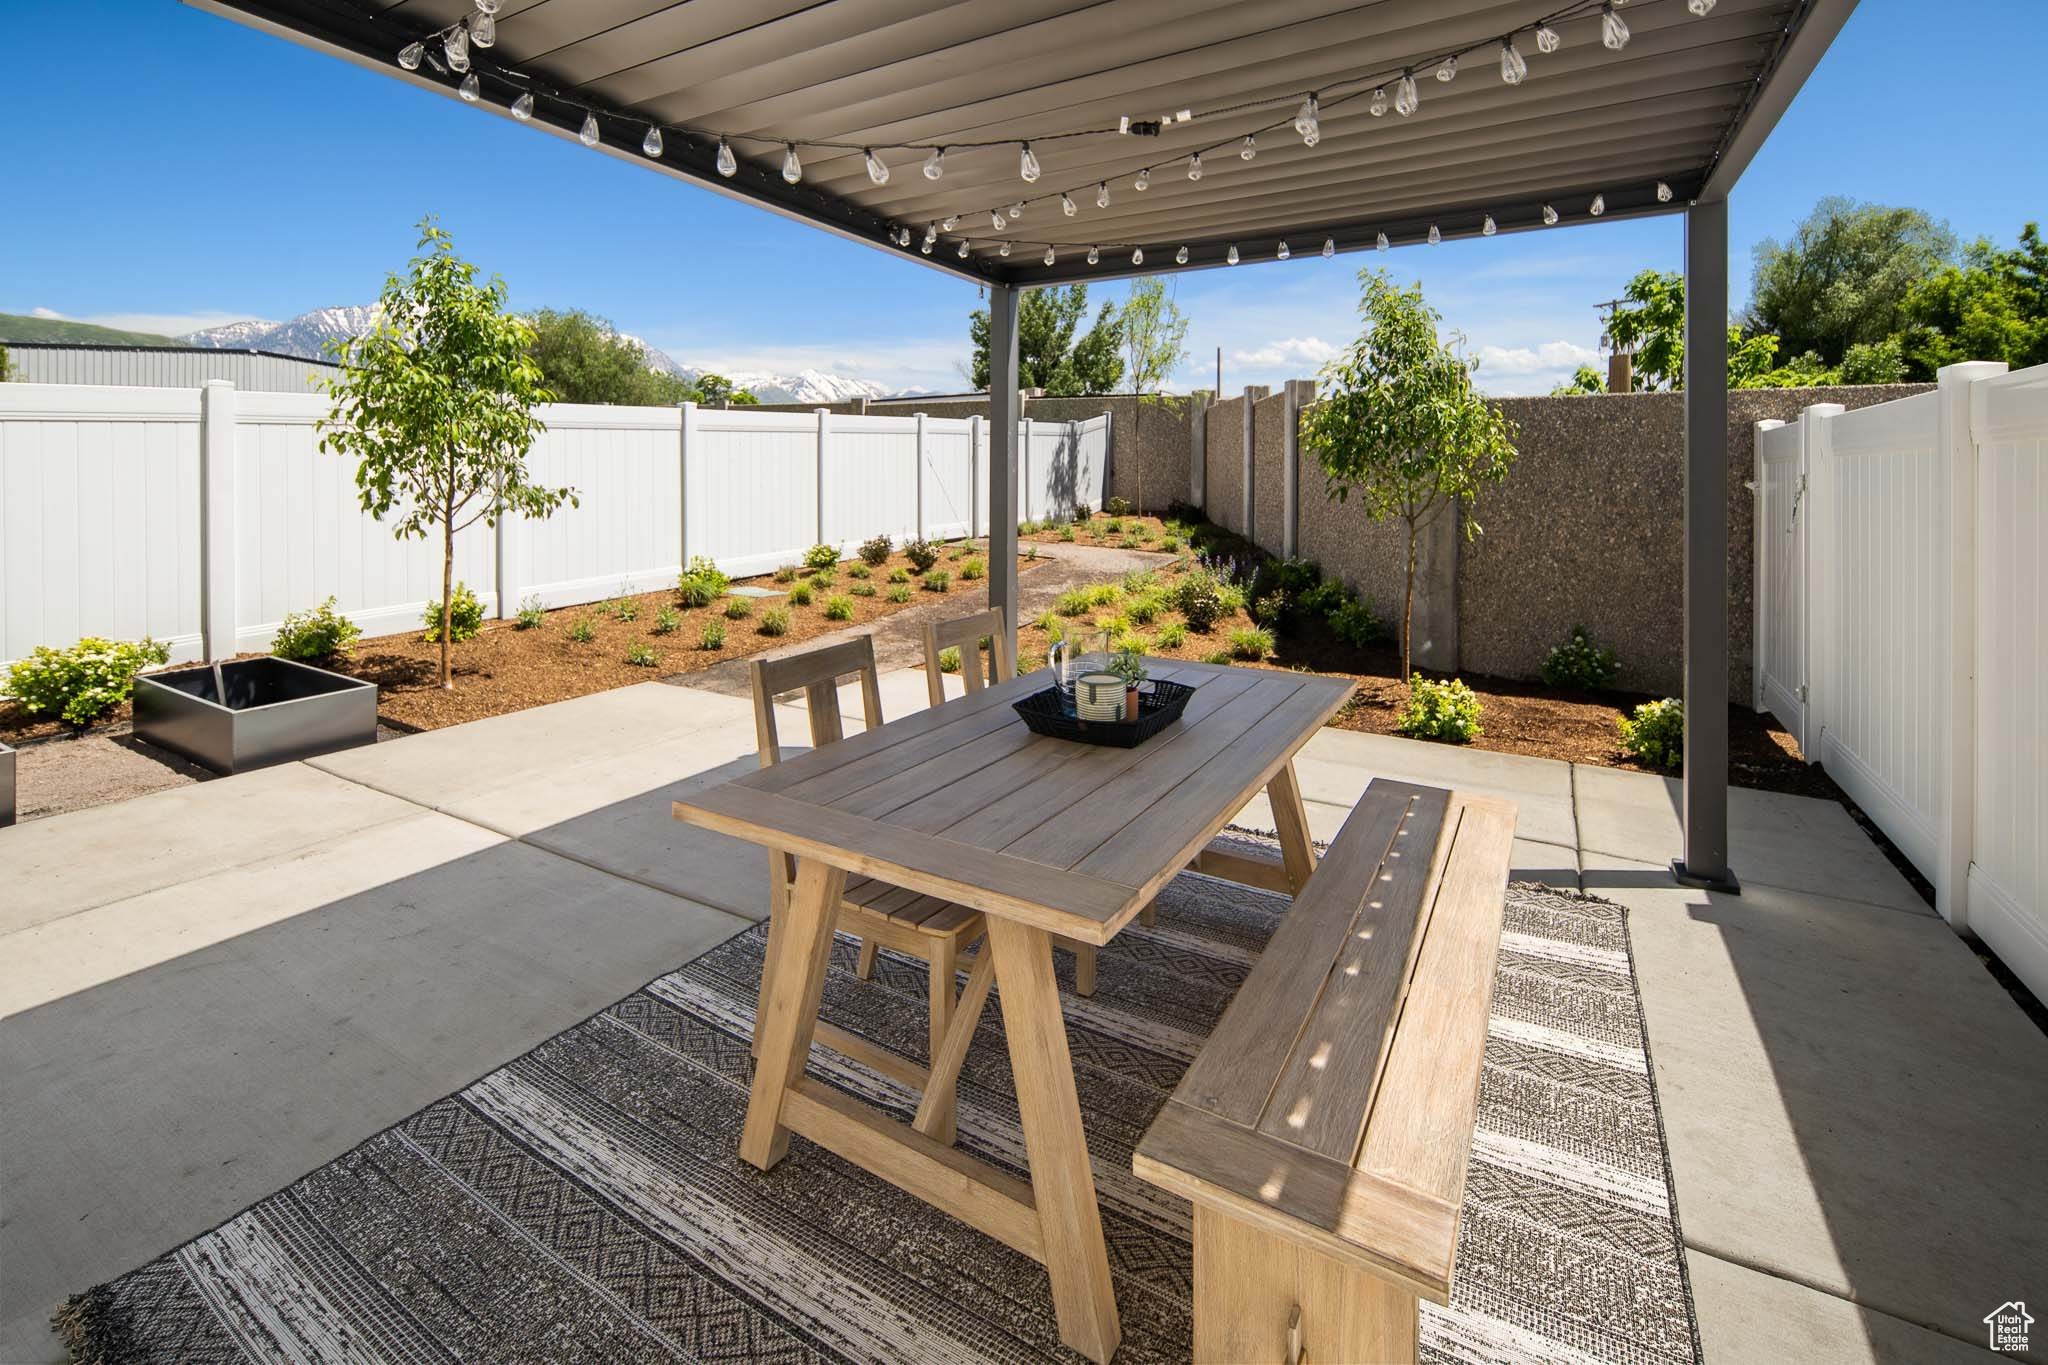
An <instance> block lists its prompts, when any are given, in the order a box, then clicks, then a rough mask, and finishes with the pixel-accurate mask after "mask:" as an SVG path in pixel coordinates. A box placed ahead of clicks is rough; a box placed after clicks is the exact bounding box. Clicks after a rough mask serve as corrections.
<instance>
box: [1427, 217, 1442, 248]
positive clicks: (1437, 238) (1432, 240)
mask: <svg viewBox="0 0 2048 1365" xmlns="http://www.w3.org/2000/svg"><path fill="white" fill-rule="evenodd" d="M1443 240H1444V235H1443V234H1442V233H1441V232H1438V231H1437V230H1436V224H1435V223H1431V224H1430V225H1429V244H1430V245H1431V246H1440V245H1442V244H1443Z"/></svg>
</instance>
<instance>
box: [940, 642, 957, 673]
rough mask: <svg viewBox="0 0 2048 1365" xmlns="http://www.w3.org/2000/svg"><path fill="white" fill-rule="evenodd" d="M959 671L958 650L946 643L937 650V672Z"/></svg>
mask: <svg viewBox="0 0 2048 1365" xmlns="http://www.w3.org/2000/svg"><path fill="white" fill-rule="evenodd" d="M959 671H960V651H959V649H957V648H956V647H954V646H952V645H947V646H946V647H945V648H944V649H942V650H940V651H939V672H941V673H958V672H959Z"/></svg>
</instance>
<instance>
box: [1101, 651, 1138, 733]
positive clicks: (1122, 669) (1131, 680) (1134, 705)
mask: <svg viewBox="0 0 2048 1365" xmlns="http://www.w3.org/2000/svg"><path fill="white" fill-rule="evenodd" d="M1109 671H1110V672H1112V673H1114V674H1116V675H1117V676H1118V677H1119V678H1122V679H1123V680H1124V719H1125V720H1127V721H1128V720H1136V719H1137V718H1138V684H1139V683H1142V682H1144V681H1145V656H1144V655H1142V654H1140V653H1139V652H1138V651H1137V650H1135V649H1120V650H1118V651H1117V652H1116V653H1115V654H1113V655H1111V656H1110V660H1109ZM1111 695H1115V694H1114V693H1112V694H1111Z"/></svg>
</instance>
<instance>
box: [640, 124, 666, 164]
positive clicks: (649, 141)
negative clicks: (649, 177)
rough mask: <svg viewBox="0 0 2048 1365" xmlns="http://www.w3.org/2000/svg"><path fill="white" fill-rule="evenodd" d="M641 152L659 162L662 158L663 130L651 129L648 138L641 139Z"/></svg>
mask: <svg viewBox="0 0 2048 1365" xmlns="http://www.w3.org/2000/svg"><path fill="white" fill-rule="evenodd" d="M640 150H641V151H642V152H643V153H645V154H646V155H648V156H651V157H654V158H656V159H657V160H658V159H660V157H661V129H659V128H654V127H650V128H648V130H647V136H646V137H643V138H641V139H640Z"/></svg>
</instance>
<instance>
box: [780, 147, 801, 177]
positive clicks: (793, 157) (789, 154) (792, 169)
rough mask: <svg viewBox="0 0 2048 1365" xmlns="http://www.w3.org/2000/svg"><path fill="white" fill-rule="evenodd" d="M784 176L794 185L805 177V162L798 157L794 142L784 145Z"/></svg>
mask: <svg viewBox="0 0 2048 1365" xmlns="http://www.w3.org/2000/svg"><path fill="white" fill-rule="evenodd" d="M782 178H783V179H784V180H786V181H788V182H789V183H790V184H792V185H794V184H795V183H796V182H797V181H799V180H801V179H803V178H804V163H803V162H802V161H800V160H799V159H798V158H797V154H796V144H795V143H794V142H786V143H784V144H783V146H782Z"/></svg>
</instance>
